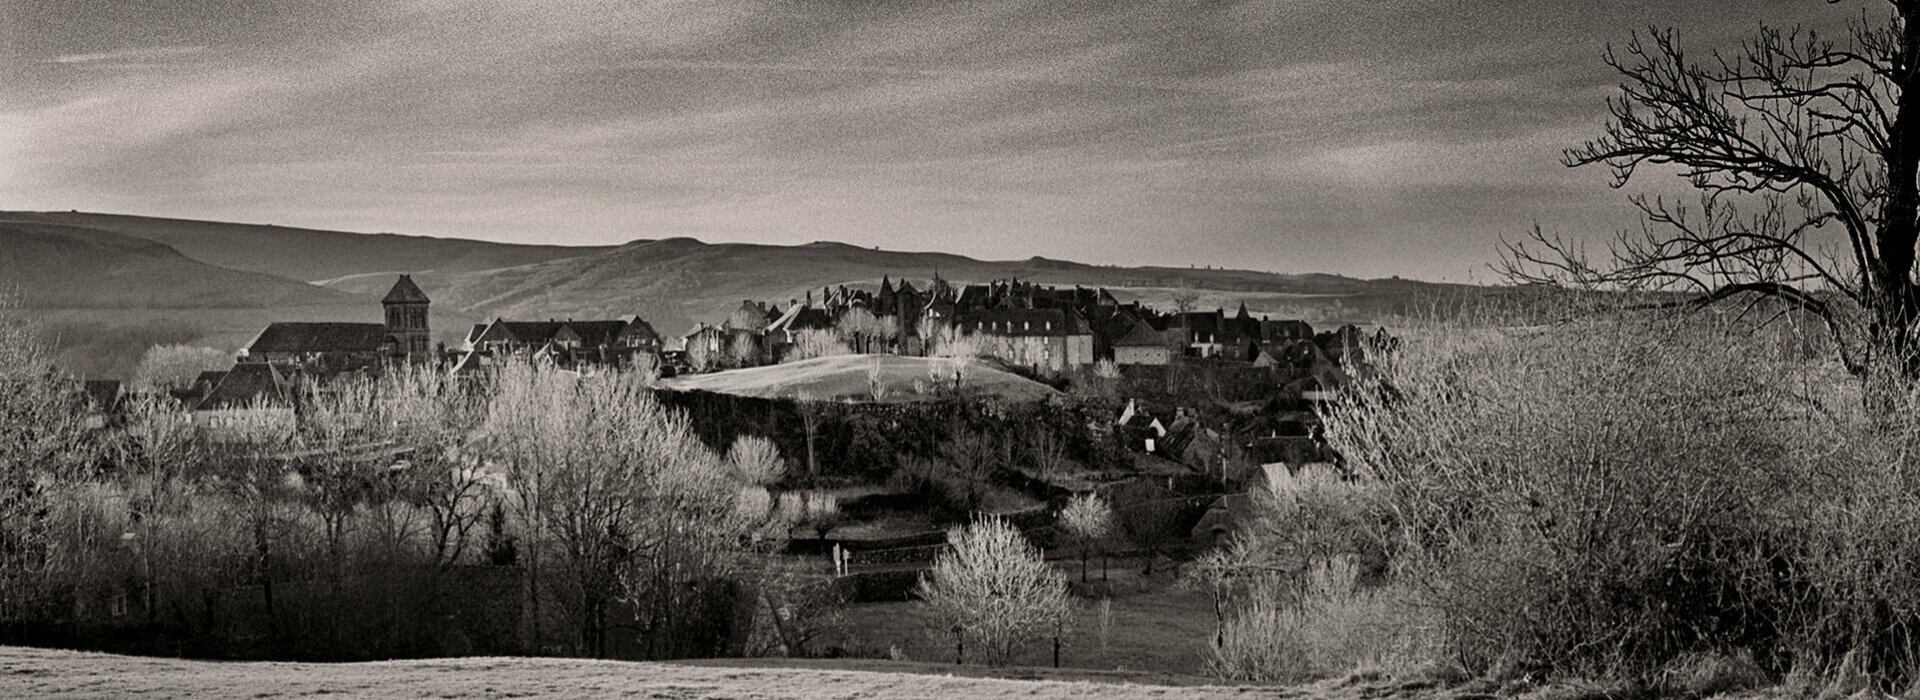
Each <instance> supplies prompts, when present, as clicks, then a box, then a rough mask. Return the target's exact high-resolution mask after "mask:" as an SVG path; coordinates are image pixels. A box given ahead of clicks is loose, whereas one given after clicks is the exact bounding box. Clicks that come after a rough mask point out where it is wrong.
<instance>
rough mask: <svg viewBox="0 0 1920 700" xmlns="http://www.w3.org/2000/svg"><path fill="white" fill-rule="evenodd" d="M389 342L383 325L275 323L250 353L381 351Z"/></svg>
mask: <svg viewBox="0 0 1920 700" xmlns="http://www.w3.org/2000/svg"><path fill="white" fill-rule="evenodd" d="M386 340H387V326H386V324H383V323H334V322H324V321H323V322H311V321H275V322H273V323H269V324H267V328H266V330H263V331H260V335H257V336H254V338H253V342H251V343H248V344H247V354H249V355H258V354H261V353H270V352H271V353H310V352H321V353H324V352H379V351H380V347H381V345H382V344H384V343H385V342H386Z"/></svg>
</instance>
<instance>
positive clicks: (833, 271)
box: [328, 238, 1480, 333]
mask: <svg viewBox="0 0 1920 700" xmlns="http://www.w3.org/2000/svg"><path fill="white" fill-rule="evenodd" d="M935 273H938V274H939V275H941V276H942V277H944V278H946V279H948V280H952V281H955V282H967V281H987V280H993V279H1005V278H1019V279H1023V280H1031V281H1035V282H1041V283H1047V284H1058V285H1065V286H1071V285H1076V284H1078V285H1082V286H1089V287H1093V286H1102V287H1108V288H1110V289H1113V290H1114V291H1115V293H1116V295H1118V296H1120V297H1121V298H1122V299H1123V300H1125V299H1128V298H1140V299H1143V300H1145V301H1148V302H1150V303H1155V304H1158V305H1161V306H1163V307H1165V308H1171V304H1170V303H1168V300H1169V299H1170V298H1171V297H1172V296H1173V295H1174V294H1175V293H1176V292H1177V291H1178V290H1182V289H1185V290H1192V291H1195V292H1201V293H1200V294H1199V296H1200V301H1201V306H1200V307H1199V308H1211V306H1214V305H1217V306H1227V307H1232V306H1235V305H1237V303H1238V302H1239V301H1245V302H1247V303H1248V304H1249V306H1250V308H1252V309H1253V310H1254V312H1255V313H1259V312H1261V311H1262V310H1265V311H1267V312H1270V313H1275V314H1280V315H1293V316H1300V315H1310V314H1311V313H1314V312H1313V310H1314V309H1327V308H1334V307H1338V308H1342V309H1345V310H1348V311H1350V312H1351V314H1349V315H1352V316H1354V317H1361V316H1366V315H1372V314H1378V313H1382V312H1383V310H1392V309H1398V308H1400V307H1404V306H1406V305H1407V304H1408V303H1410V301H1411V300H1413V299H1415V298H1418V297H1422V296H1432V295H1437V294H1444V293H1467V292H1469V291H1471V290H1476V289H1480V288H1475V287H1465V286H1460V285H1442V284H1433V283H1427V282H1416V281H1408V280H1358V279H1353V278H1348V277H1340V276H1336V275H1318V274H1315V275H1278V274H1271V273H1264V272H1253V271H1246V270H1214V269H1191V268H1170V267H1138V268H1126V267H1110V266H1098V265H1087V264H1082V263H1075V262H1066V261H1059V260H1050V259H1046V258H1029V259H1026V260H1009V261H992V260H976V259H973V258H968V257H964V256H959V255H952V254H947V253H916V252H900V251H886V250H876V249H871V248H860V247H856V246H850V245H846V244H841V243H810V244H806V245H799V246H774V245H757V244H745V243H713V244H710V243H703V242H700V241H697V240H694V239H690V238H670V239H666V240H650V241H634V242H632V243H629V244H626V245H623V246H620V247H618V248H613V249H610V250H605V251H600V252H596V253H591V254H587V255H581V256H577V257H571V258H565V259H558V260H550V261H546V262H541V263H536V264H531V265H522V266H518V267H511V268H503V269H496V270H476V271H469V272H435V273H426V274H422V275H417V276H416V277H415V279H416V280H418V281H420V283H421V285H422V286H423V287H424V288H427V289H430V290H440V291H439V294H438V296H436V297H435V299H436V300H437V301H440V300H444V301H446V302H448V303H450V304H453V305H457V306H459V307H460V308H461V309H463V310H465V311H468V312H470V313H473V314H475V315H479V316H488V317H492V316H503V317H508V318H529V319H537V318H589V317H595V318H597V317H608V318H615V317H627V316H632V315H635V314H638V315H640V316H643V317H645V318H647V319H648V320H649V321H651V322H653V324H654V325H655V327H657V328H659V329H660V330H661V331H662V332H667V333H677V332H681V331H684V330H686V329H687V328H689V327H691V326H692V325H693V323H694V322H696V321H708V322H713V321H717V320H719V319H720V318H723V317H725V315H726V314H727V313H728V312H730V311H731V310H732V309H734V308H735V307H737V306H738V305H739V304H740V302H741V301H742V300H748V299H751V300H755V301H777V302H780V303H781V304H783V305H784V304H785V303H787V302H788V301H791V300H794V299H799V298H803V297H804V296H805V295H806V293H807V291H808V290H816V293H817V290H818V289H819V288H820V287H821V286H824V285H839V284H849V285H856V284H857V285H866V286H869V287H871V286H873V285H876V284H878V282H879V281H880V279H881V277H882V276H883V275H890V276H893V277H894V278H895V279H898V278H899V277H900V276H903V275H904V276H906V277H908V278H909V279H911V280H912V281H913V283H914V284H915V285H920V286H924V285H925V284H926V283H927V281H928V280H929V279H930V278H932V277H933V275H934V274H935ZM383 283H384V282H383V278H381V277H379V276H375V275H361V276H353V277H346V278H342V279H337V280H333V281H330V282H329V283H328V284H329V285H331V286H334V287H337V288H340V289H344V290H348V291H353V292H359V293H372V292H376V291H378V290H380V288H381V285H382V284H383Z"/></svg>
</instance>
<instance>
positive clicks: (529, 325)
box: [475, 318, 566, 345]
mask: <svg viewBox="0 0 1920 700" xmlns="http://www.w3.org/2000/svg"><path fill="white" fill-rule="evenodd" d="M565 325H566V324H565V323H562V322H559V321H508V320H504V319H497V318H496V319H494V320H493V323H490V324H488V325H487V330H485V331H483V332H482V333H481V334H480V337H479V338H476V339H475V340H477V341H485V342H489V343H499V342H504V343H515V344H521V345H540V344H542V343H545V342H547V341H549V340H552V339H553V335H554V334H555V333H558V332H560V328H561V327H563V326H565Z"/></svg>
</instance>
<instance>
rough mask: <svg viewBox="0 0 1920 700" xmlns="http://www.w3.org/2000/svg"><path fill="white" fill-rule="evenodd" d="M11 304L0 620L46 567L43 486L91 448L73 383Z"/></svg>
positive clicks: (0, 480) (4, 358) (3, 422)
mask: <svg viewBox="0 0 1920 700" xmlns="http://www.w3.org/2000/svg"><path fill="white" fill-rule="evenodd" d="M11 304H12V302H10V301H9V300H7V299H4V298H0V620H10V619H16V618H15V616H16V615H17V614H18V613H19V612H20V609H21V608H22V607H23V606H24V605H25V604H26V602H27V600H28V599H29V598H30V597H31V596H32V595H33V594H34V588H35V586H34V585H33V584H32V582H31V580H30V579H31V578H32V576H33V575H34V574H35V573H37V572H39V571H40V570H42V569H43V568H44V564H45V563H46V559H47V556H46V555H47V554H48V546H49V543H48V541H47V538H46V534H47V533H46V525H47V523H46V517H47V507H46V496H47V494H46V491H47V484H49V483H52V482H54V481H57V480H63V479H67V478H70V477H72V476H74V475H76V474H77V473H78V472H79V471H80V470H81V469H82V468H84V467H85V466H86V464H87V462H88V461H89V457H90V447H89V445H90V444H91V442H92V441H91V440H90V439H88V437H87V434H86V433H87V430H86V424H85V421H84V415H83V413H84V412H83V411H82V407H81V404H80V396H81V393H80V384H79V382H77V381H74V380H73V378H71V377H69V376H67V375H65V374H63V373H61V372H60V371H58V370H57V369H56V368H55V367H54V365H53V356H52V353H51V352H49V350H48V347H47V346H46V345H45V344H44V343H43V342H42V341H41V340H40V339H39V337H38V335H37V329H36V328H35V327H34V326H33V325H32V324H31V323H29V322H28V321H26V320H25V319H22V318H20V317H18V316H16V315H14V312H13V311H12V310H11Z"/></svg>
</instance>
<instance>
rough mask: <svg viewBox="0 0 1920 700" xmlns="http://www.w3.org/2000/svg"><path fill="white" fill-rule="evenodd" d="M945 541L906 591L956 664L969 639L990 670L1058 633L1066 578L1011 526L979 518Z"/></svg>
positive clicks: (1066, 607)
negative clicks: (924, 609)
mask: <svg viewBox="0 0 1920 700" xmlns="http://www.w3.org/2000/svg"><path fill="white" fill-rule="evenodd" d="M948 539H949V540H950V542H951V544H952V548H951V549H949V550H947V551H944V552H941V553H940V555H939V556H938V558H936V559H935V560H934V564H933V570H932V571H931V572H929V573H928V574H927V575H923V576H922V577H921V579H920V583H919V585H918V586H917V587H915V589H914V593H915V594H916V595H918V596H919V597H920V600H921V604H922V605H925V606H926V607H927V609H928V611H929V612H930V613H931V614H930V616H929V618H928V619H929V623H928V624H929V625H930V629H929V630H928V631H929V633H930V634H932V635H934V636H935V637H936V638H939V639H943V640H946V641H950V642H952V643H953V644H954V655H955V661H956V662H962V663H964V661H965V659H966V649H967V648H968V646H969V644H968V643H969V642H971V643H972V644H971V646H972V648H973V649H975V653H976V654H977V655H978V656H979V658H981V659H982V660H984V661H985V662H986V663H987V664H989V665H996V666H997V665H1001V664H1005V663H1007V662H1008V661H1009V660H1011V659H1012V658H1013V657H1014V656H1015V655H1016V654H1017V653H1019V652H1020V650H1022V649H1023V648H1025V647H1026V646H1027V645H1028V644H1031V643H1033V642H1034V641H1037V640H1039V639H1043V638H1046V637H1048V636H1052V637H1055V638H1058V637H1060V636H1062V635H1063V634H1064V631H1065V625H1066V624H1067V621H1068V620H1069V618H1070V615H1071V612H1072V601H1071V599H1070V598H1069V597H1068V595H1067V585H1066V581H1064V580H1063V579H1062V578H1061V576H1060V573H1059V572H1058V571H1055V570H1054V569H1053V567H1051V566H1049V565H1048V564H1047V562H1046V559H1045V557H1044V556H1042V554H1041V552H1040V550H1039V549H1038V548H1036V547H1034V546H1033V544H1032V543H1029V542H1028V541H1027V539H1026V537H1025V536H1023V535H1021V534H1020V531H1019V530H1018V529H1015V528H1014V527H1013V526H1012V525H1010V524H1008V523H1007V522H1006V521H1005V520H1003V519H1000V518H997V517H987V518H982V519H980V520H978V521H976V522H974V523H973V524H972V525H968V526H967V527H965V528H961V529H956V530H955V531H953V532H951V533H949V536H948Z"/></svg>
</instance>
